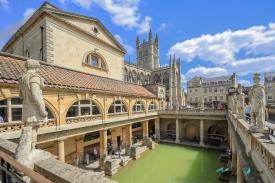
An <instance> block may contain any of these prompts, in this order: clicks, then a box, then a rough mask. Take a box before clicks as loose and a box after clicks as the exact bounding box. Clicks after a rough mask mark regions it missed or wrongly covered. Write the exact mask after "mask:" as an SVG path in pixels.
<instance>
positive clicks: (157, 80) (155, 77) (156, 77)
mask: <svg viewBox="0 0 275 183" xmlns="http://www.w3.org/2000/svg"><path fill="white" fill-rule="evenodd" d="M159 82H160V81H159V76H158V75H157V74H156V75H155V76H154V83H159Z"/></svg>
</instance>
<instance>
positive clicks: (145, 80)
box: [144, 76, 148, 84]
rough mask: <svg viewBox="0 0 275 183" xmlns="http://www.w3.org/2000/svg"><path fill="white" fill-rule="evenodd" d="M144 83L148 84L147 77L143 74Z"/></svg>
mask: <svg viewBox="0 0 275 183" xmlns="http://www.w3.org/2000/svg"><path fill="white" fill-rule="evenodd" d="M144 84H148V78H147V77H146V76H145V79H144Z"/></svg>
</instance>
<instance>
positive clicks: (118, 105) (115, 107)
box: [108, 100, 127, 114]
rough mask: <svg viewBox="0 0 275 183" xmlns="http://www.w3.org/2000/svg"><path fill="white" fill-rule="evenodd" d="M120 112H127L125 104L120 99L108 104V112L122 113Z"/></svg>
mask: <svg viewBox="0 0 275 183" xmlns="http://www.w3.org/2000/svg"><path fill="white" fill-rule="evenodd" d="M122 112H127V111H126V107H125V104H124V103H123V102H122V101H120V100H117V101H115V102H113V103H112V104H111V105H110V107H109V110H108V114H112V113H122Z"/></svg>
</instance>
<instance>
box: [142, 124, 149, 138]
mask: <svg viewBox="0 0 275 183" xmlns="http://www.w3.org/2000/svg"><path fill="white" fill-rule="evenodd" d="M142 129H143V134H142V136H143V138H147V137H148V121H143V122H142Z"/></svg>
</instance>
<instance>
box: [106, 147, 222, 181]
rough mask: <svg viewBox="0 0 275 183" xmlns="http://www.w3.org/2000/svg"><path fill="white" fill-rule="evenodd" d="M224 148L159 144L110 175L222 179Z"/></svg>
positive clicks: (120, 178)
mask: <svg viewBox="0 0 275 183" xmlns="http://www.w3.org/2000/svg"><path fill="white" fill-rule="evenodd" d="M220 153H221V151H216V150H210V149H200V148H195V147H186V146H184V147H183V146H177V145H170V144H160V145H158V146H156V148H155V149H154V150H148V151H147V152H146V153H145V154H142V155H141V158H140V159H138V160H133V161H131V162H129V163H128V164H127V165H126V166H125V167H122V168H121V169H120V170H119V171H118V173H117V174H115V175H114V176H112V177H109V178H110V179H112V180H115V181H117V182H120V183H220V181H219V180H218V173H216V170H217V169H219V168H221V167H222V166H225V164H223V163H221V162H219V155H220Z"/></svg>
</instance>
